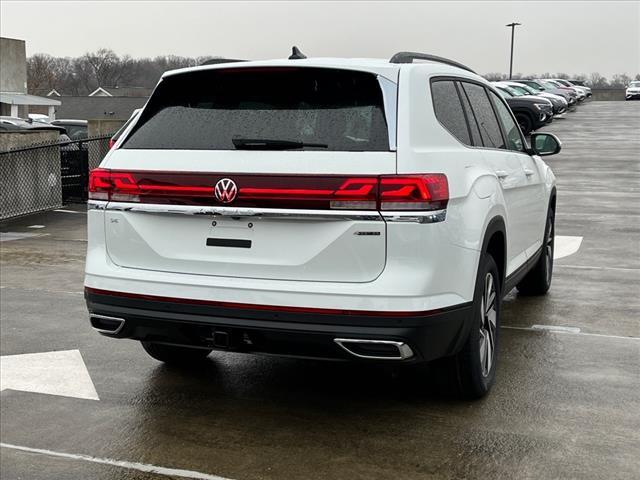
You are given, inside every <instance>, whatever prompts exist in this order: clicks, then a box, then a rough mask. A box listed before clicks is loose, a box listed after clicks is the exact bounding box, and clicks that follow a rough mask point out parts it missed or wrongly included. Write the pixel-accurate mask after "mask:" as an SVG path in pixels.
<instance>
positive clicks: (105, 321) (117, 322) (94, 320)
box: [89, 313, 125, 335]
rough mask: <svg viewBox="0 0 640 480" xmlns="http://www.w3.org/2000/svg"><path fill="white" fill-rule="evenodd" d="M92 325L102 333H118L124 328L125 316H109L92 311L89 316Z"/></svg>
mask: <svg viewBox="0 0 640 480" xmlns="http://www.w3.org/2000/svg"><path fill="white" fill-rule="evenodd" d="M89 321H90V322H91V326H92V327H93V328H94V329H95V330H97V331H98V332H100V333H106V334H107V335H116V334H118V333H120V331H121V330H122V329H123V328H124V322H125V320H124V318H118V317H109V316H107V315H98V314H96V313H91V314H90V316H89Z"/></svg>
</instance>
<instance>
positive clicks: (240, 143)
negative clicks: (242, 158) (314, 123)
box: [231, 137, 329, 150]
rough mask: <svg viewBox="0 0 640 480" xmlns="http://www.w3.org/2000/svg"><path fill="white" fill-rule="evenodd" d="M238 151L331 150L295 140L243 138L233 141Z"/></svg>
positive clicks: (319, 144)
mask: <svg viewBox="0 0 640 480" xmlns="http://www.w3.org/2000/svg"><path fill="white" fill-rule="evenodd" d="M231 141H232V142H233V146H234V147H236V149H237V150H289V149H296V148H304V147H315V148H329V145H327V144H326V143H307V142H299V141H295V140H277V139H271V138H242V137H234V138H232V139H231Z"/></svg>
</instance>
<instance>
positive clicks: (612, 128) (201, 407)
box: [0, 102, 640, 479]
mask: <svg viewBox="0 0 640 480" xmlns="http://www.w3.org/2000/svg"><path fill="white" fill-rule="evenodd" d="M639 124H640V103H637V102H591V103H587V104H585V105H583V106H581V107H580V108H579V109H578V111H576V112H574V113H570V114H569V115H568V116H567V118H565V119H558V120H556V121H554V123H553V124H551V125H550V126H549V127H547V128H545V129H543V131H549V132H552V133H556V134H557V135H558V136H559V137H560V139H561V140H562V141H563V143H564V147H563V151H562V152H561V153H560V154H559V155H557V156H554V157H550V158H549V160H548V162H549V164H550V165H551V166H552V167H553V169H554V171H555V173H556V176H557V177H558V213H557V223H556V227H557V235H559V236H564V237H582V241H581V244H580V248H579V250H578V251H577V252H576V253H574V254H572V255H569V256H566V257H563V258H560V259H558V260H557V262H556V268H555V272H554V282H553V286H552V289H551V292H550V293H549V295H547V296H546V297H542V298H540V297H531V298H517V294H516V293H515V292H512V293H511V294H510V295H509V296H508V297H507V299H506V301H505V304H504V308H505V311H504V316H503V327H504V328H503V329H502V332H501V335H502V338H501V342H502V344H501V352H500V357H501V358H500V360H499V367H498V378H497V382H496V385H495V387H494V389H493V391H492V392H491V394H490V395H489V396H488V397H487V398H486V399H484V400H481V401H478V402H475V403H473V402H461V401H458V400H456V399H455V398H454V397H453V396H452V395H451V394H450V392H449V391H448V388H447V385H446V383H445V382H444V380H443V379H444V378H445V377H444V376H441V375H440V374H439V373H438V372H437V371H432V370H429V369H425V368H420V369H417V368H413V369H391V368H386V367H374V366H363V365H352V364H339V363H321V362H314V361H302V360H295V359H282V358H272V357H263V356H242V355H238V354H231V353H214V354H212V355H211V357H210V361H209V362H208V363H206V364H205V366H203V367H200V368H198V369H191V370H180V369H176V368H170V367H167V366H163V365H161V364H159V363H157V362H155V361H154V360H152V359H151V358H149V357H148V356H147V355H146V354H145V353H144V352H143V350H142V348H141V347H140V346H139V345H138V344H137V343H135V342H130V341H113V340H109V339H106V338H103V337H101V336H99V335H98V334H97V333H95V332H94V331H92V330H91V328H90V327H89V324H88V320H87V313H86V307H85V305H84V300H83V295H82V277H83V274H82V271H83V262H84V253H85V248H86V238H85V236H86V228H85V220H86V216H85V212H84V207H83V206H78V205H76V206H68V207H65V209H64V210H66V211H55V212H49V213H46V214H41V215H34V216H31V217H26V218H23V219H20V220H16V221H13V222H6V223H3V224H1V225H0V226H1V228H0V230H1V231H2V232H3V237H2V240H4V241H3V242H2V243H1V244H0V246H1V249H2V258H1V260H2V264H1V267H2V278H1V287H2V288H1V290H0V296H1V305H0V306H1V309H2V319H1V324H0V327H1V332H2V335H1V344H0V353H1V354H2V355H3V356H10V355H18V354H30V353H39V352H51V351H67V350H79V352H80V354H81V356H82V359H83V361H84V364H85V365H86V370H87V371H88V374H89V376H90V378H91V380H92V383H93V385H94V386H95V391H96V392H97V395H98V397H99V400H95V399H88V398H72V397H68V396H60V395H49V394H44V393H36V392H34V391H28V392H27V391H20V390H19V389H16V388H13V389H12V388H5V389H4V390H3V391H2V393H0V398H1V400H2V402H1V441H2V445H3V446H2V449H1V450H0V454H1V455H2V471H1V472H0V473H1V475H0V476H2V478H8V479H13V478H30V479H40V478H41V479H49V478H58V479H76V478H99V479H101V478H104V479H110V478H136V479H149V478H166V476H165V475H163V474H158V473H152V470H155V471H156V472H163V473H166V474H170V475H173V476H177V475H182V476H183V477H187V478H216V477H215V476H221V477H224V478H232V479H258V478H268V479H271V478H273V479H280V478H309V479H314V478H352V479H353V478H366V479H370V478H403V479H404V478H409V479H412V478H421V479H424V478H462V477H466V478H476V477H480V476H486V477H487V478H581V479H585V478H603V477H612V478H633V477H634V475H637V471H639V470H640V418H639V417H638V414H637V412H638V411H640V397H639V395H638V391H639V390H640V374H639V365H640V326H639V324H638V318H640V227H639V226H638V221H639V220H640V210H639V209H638V205H640V191H639V190H638V182H639V181H640V162H639V161H638V158H639V156H640V134H639V130H638V125H639ZM34 226H44V228H30V227H34ZM21 234H29V236H23V235H21ZM557 327H565V329H564V331H558V329H557ZM3 375H5V373H4V372H3ZM3 381H4V376H3ZM416 384H418V385H419V386H418V387H416V386H415V385H416ZM3 388H4V387H3ZM25 447H26V448H25ZM28 449H37V451H27V450H28ZM62 454H70V455H69V456H62ZM117 462H124V463H121V464H117ZM150 465H151V467H150ZM162 469H175V470H162ZM177 470H181V472H180V471H177ZM634 472H636V473H635V474H634Z"/></svg>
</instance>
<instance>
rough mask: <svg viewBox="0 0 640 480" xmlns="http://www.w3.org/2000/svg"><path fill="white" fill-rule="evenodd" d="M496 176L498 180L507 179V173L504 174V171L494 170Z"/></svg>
mask: <svg viewBox="0 0 640 480" xmlns="http://www.w3.org/2000/svg"><path fill="white" fill-rule="evenodd" d="M496 175H497V176H498V178H499V179H501V180H502V179H503V178H507V177H508V176H509V174H508V173H507V172H505V171H504V170H496Z"/></svg>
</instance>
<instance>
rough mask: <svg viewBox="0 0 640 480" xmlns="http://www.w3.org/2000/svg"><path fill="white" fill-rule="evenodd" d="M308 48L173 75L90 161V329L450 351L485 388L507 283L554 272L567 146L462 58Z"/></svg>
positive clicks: (324, 350)
mask: <svg viewBox="0 0 640 480" xmlns="http://www.w3.org/2000/svg"><path fill="white" fill-rule="evenodd" d="M294 58H296V59H289V60H273V61H260V62H244V63H242V64H238V63H236V64H218V65H207V66H199V67H193V68H187V69H181V70H176V71H171V72H167V73H165V74H164V75H163V76H162V79H161V81H160V83H159V84H158V86H157V88H156V89H155V91H154V93H153V94H152V96H151V98H150V99H149V101H148V103H147V104H146V106H145V107H144V109H143V111H142V112H141V113H140V115H139V117H138V120H137V122H136V124H135V125H133V126H132V127H131V128H130V129H127V130H126V131H125V133H124V134H123V136H122V137H121V138H120V139H119V140H118V141H117V143H116V145H115V147H114V148H113V149H111V150H110V151H109V153H108V154H107V155H106V157H105V158H104V160H103V162H102V163H101V165H100V168H98V169H96V170H93V171H92V172H91V176H90V187H89V189H90V194H89V195H90V202H89V210H88V222H89V239H88V242H89V243H88V249H87V262H86V276H85V298H86V301H87V306H88V310H89V316H90V322H91V325H92V326H93V327H94V328H95V329H97V330H98V331H99V332H100V333H102V334H104V335H106V336H109V337H112V338H130V339H135V340H139V341H141V342H142V346H143V347H144V349H145V350H146V351H147V353H149V355H151V356H152V357H154V358H156V359H158V360H160V361H163V362H174V363H183V364H189V363H192V362H197V361H199V360H202V359H203V358H205V357H206V356H207V355H209V353H210V352H211V351H212V350H213V349H219V350H231V351H238V352H247V353H251V352H253V353H268V354H278V355H289V356H291V355H292V356H299V357H312V358H325V359H339V360H354V361H362V362H387V363H392V364H393V363H395V364H402V363H418V362H427V361H431V360H435V359H438V358H443V357H445V358H446V359H447V360H446V361H445V362H449V363H450V364H451V365H454V366H455V371H456V374H455V375H453V377H454V378H455V381H457V382H459V385H460V388H461V391H462V392H463V394H464V395H465V396H467V397H471V398H477V397H480V396H482V395H484V394H486V393H487V392H488V391H489V389H490V388H491V385H492V384H493V382H494V379H495V371H496V370H495V368H496V360H497V358H498V357H497V353H496V352H497V351H498V346H499V338H500V319H501V313H502V310H501V305H502V303H501V302H502V298H503V296H504V295H506V294H507V293H508V292H509V291H510V290H511V289H512V288H514V287H515V286H517V288H518V289H519V291H520V292H521V293H522V294H544V293H545V292H547V290H548V289H549V287H550V284H551V278H552V271H553V248H554V212H555V205H556V187H555V177H554V175H553V173H552V172H551V170H550V168H549V167H548V166H547V165H546V164H545V163H544V162H543V161H542V159H541V158H540V156H542V155H551V154H554V153H557V152H558V151H559V150H560V142H559V141H558V139H557V138H556V137H555V136H553V135H551V134H544V133H539V134H534V135H532V139H531V146H529V145H528V144H527V142H526V140H525V138H524V136H523V135H522V133H521V131H520V129H519V127H518V123H517V121H516V119H515V117H514V115H513V113H512V112H511V110H510V109H509V107H508V105H507V103H505V101H504V100H503V99H502V97H501V96H500V95H499V93H498V92H497V91H496V89H495V88H494V87H493V86H492V85H491V84H490V83H489V82H487V81H486V80H484V79H483V78H482V77H480V76H479V75H476V74H475V73H473V72H472V71H471V70H470V69H469V68H468V67H465V66H463V65H461V64H459V63H457V62H454V61H451V60H447V59H443V58H441V57H435V56H432V55H427V54H417V53H407V52H404V53H399V54H396V55H394V56H393V57H392V58H391V60H390V61H383V60H363V59H352V60H348V61H345V60H344V59H326V58H323V59H312V58H308V59H300V60H298V59H297V58H301V55H300V54H298V55H296V56H295V57H294ZM416 59H419V60H421V62H416V63H413V60H416ZM469 147H474V148H469Z"/></svg>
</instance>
